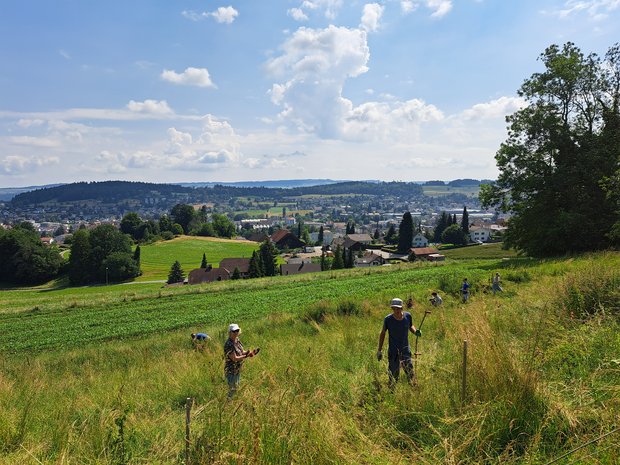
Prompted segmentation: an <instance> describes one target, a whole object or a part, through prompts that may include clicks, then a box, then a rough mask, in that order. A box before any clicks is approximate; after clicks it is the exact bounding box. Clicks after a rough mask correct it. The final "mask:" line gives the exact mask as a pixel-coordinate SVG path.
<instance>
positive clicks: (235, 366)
mask: <svg viewBox="0 0 620 465" xmlns="http://www.w3.org/2000/svg"><path fill="white" fill-rule="evenodd" d="M231 352H234V354H235V355H236V356H237V357H239V356H241V355H243V344H241V341H240V340H239V338H237V339H235V340H234V341H233V340H232V339H231V338H228V339H226V342H225V343H224V357H226V363H225V364H224V373H226V374H227V375H238V374H239V372H240V371H241V365H242V364H243V360H239V361H238V362H233V361H232V360H231V359H230V357H229V355H230V353H231Z"/></svg>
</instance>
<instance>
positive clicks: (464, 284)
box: [461, 283, 469, 294]
mask: <svg viewBox="0 0 620 465" xmlns="http://www.w3.org/2000/svg"><path fill="white" fill-rule="evenodd" d="M461 290H462V291H463V294H467V293H468V292H469V283H463V287H462V289H461Z"/></svg>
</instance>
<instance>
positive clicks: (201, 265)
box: [200, 253, 207, 268]
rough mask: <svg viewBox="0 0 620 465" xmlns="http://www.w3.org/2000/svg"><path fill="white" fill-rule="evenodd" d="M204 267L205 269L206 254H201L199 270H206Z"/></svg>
mask: <svg viewBox="0 0 620 465" xmlns="http://www.w3.org/2000/svg"><path fill="white" fill-rule="evenodd" d="M206 267H207V254H206V253H203V254H202V262H200V268H206Z"/></svg>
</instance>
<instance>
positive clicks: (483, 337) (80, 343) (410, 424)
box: [0, 253, 620, 465]
mask: <svg viewBox="0 0 620 465" xmlns="http://www.w3.org/2000/svg"><path fill="white" fill-rule="evenodd" d="M495 270H499V271H501V273H502V278H503V286H504V292H503V293H500V294H497V295H492V294H491V293H490V292H489V288H488V282H487V281H488V279H487V278H488V276H489V275H490V273H492V272H493V271H495ZM619 270H620V254H619V253H606V254H593V255H587V256H581V257H572V258H569V259H563V260H544V261H540V260H531V259H509V260H459V261H448V262H446V263H445V264H442V265H436V264H406V265H400V266H393V267H385V268H379V269H369V270H360V269H357V270H343V271H338V272H327V273H316V274H312V275H304V276H297V277H278V278H272V279H267V278H265V279H258V280H248V281H239V282H223V283H213V284H210V285H204V286H183V287H181V288H166V289H162V288H161V287H154V286H155V285H148V284H147V285H140V284H135V285H130V286H123V285H115V286H108V287H105V286H102V287H93V288H70V289H64V290H47V291H46V290H43V289H38V290H28V291H26V290H24V291H6V292H7V294H6V295H7V296H8V297H5V296H4V295H0V297H3V298H5V300H4V301H3V302H2V303H3V306H6V305H12V306H13V309H14V310H13V311H12V312H6V311H5V312H3V313H0V328H1V330H0V412H2V415H0V463H2V464H22V463H27V464H42V463H43V464H84V463H92V464H111V465H112V464H169V463H179V464H180V463H186V462H185V461H184V451H185V443H184V432H185V424H184V421H185V400H186V398H187V397H191V398H193V399H194V407H193V409H192V411H191V435H190V447H189V452H190V461H189V462H188V463H191V464H203V463H213V464H229V463H230V464H238V463H242V464H246V463H247V464H264V465H271V464H283V465H284V464H291V463H296V464H375V465H376V464H394V463H403V464H404V463H416V464H421V465H431V464H437V463H446V464H470V463H471V464H497V465H499V464H502V465H504V464H510V465H517V464H528V465H529V464H534V465H535V464H546V463H548V462H549V461H551V460H552V459H554V458H557V457H559V456H560V455H562V454H564V453H566V452H568V451H570V450H572V449H574V448H576V447H578V446H582V445H585V444H586V443H587V442H588V441H591V440H596V441H595V443H594V444H593V445H590V446H586V447H583V448H582V449H580V450H578V451H577V452H575V453H574V454H572V455H571V456H570V457H568V458H566V459H563V460H561V461H559V462H557V463H559V464H563V465H567V464H569V463H580V464H581V463H583V464H586V463H588V464H600V465H615V464H617V463H619V461H620V441H619V438H618V436H617V434H616V435H610V436H607V437H601V436H603V435H604V434H605V433H608V432H610V431H613V429H614V428H616V427H617V426H618V424H617V419H618V418H619V417H620V361H619V360H618V354H619V353H620V321H619V320H618V318H619V316H620V271H619ZM464 275H466V276H467V277H468V278H469V280H470V281H471V282H472V284H473V288H472V297H471V299H470V301H469V302H468V303H467V304H463V303H461V302H460V299H459V295H458V287H459V284H460V281H461V280H462V277H463V276H464ZM128 288H130V289H132V291H129V293H127V292H128V291H127V289H128ZM434 289H437V290H439V292H440V294H441V295H442V296H443V297H444V305H443V306H442V307H441V308H432V307H430V306H429V304H428V301H427V298H428V297H429V293H430V291H431V290H434ZM131 292H135V293H136V294H135V295H131ZM50 296H51V297H50ZM394 296H400V297H401V298H403V299H406V298H408V297H409V296H411V297H412V298H413V299H414V300H415V305H414V307H413V309H412V311H411V312H412V315H413V321H414V323H415V324H416V325H417V324H419V322H420V320H421V319H422V316H423V314H424V312H425V311H427V310H430V311H431V313H430V314H429V315H428V317H427V318H426V320H425V323H424V328H423V335H422V337H421V338H420V340H419V346H418V352H419V353H420V355H419V359H418V363H417V367H418V370H417V380H418V384H417V386H415V387H412V386H409V385H408V384H407V383H406V382H405V380H402V379H401V381H400V382H399V383H398V384H397V385H396V387H395V388H394V389H390V388H389V387H388V383H387V375H386V366H387V365H386V362H385V361H382V362H378V361H377V359H376V357H375V352H376V350H377V338H378V334H379V331H380V328H381V323H382V319H383V317H384V316H385V314H386V313H388V312H389V308H388V307H387V304H388V302H389V299H390V298H392V297H394ZM72 298H73V299H75V303H74V304H72V303H71V299H72ZM37 299H39V300H37ZM56 300H57V301H58V302H57V301H56ZM60 302H64V303H66V306H65V305H63V304H61V303H60ZM34 303H37V306H38V308H37V309H36V310H35V309H34V308H32V305H33V304H34ZM231 321H235V322H237V323H239V325H240V326H241V328H242V333H241V339H242V340H243V342H244V344H245V346H246V348H252V347H257V346H259V347H261V348H262V351H261V353H260V354H259V355H258V356H257V357H255V358H254V359H251V360H248V361H247V362H246V363H245V365H244V368H243V371H242V377H241V389H240V391H239V392H238V393H237V395H236V397H235V398H234V399H233V400H226V384H225V382H224V380H223V376H222V371H223V360H222V344H223V342H224V340H225V338H226V330H225V328H226V325H227V324H228V323H230V322H231ZM197 330H202V331H205V332H207V333H208V334H210V335H211V336H212V338H213V340H212V341H211V342H210V343H208V344H207V345H206V347H205V349H204V350H203V351H196V350H193V349H192V346H191V344H190V342H189V333H190V332H191V331H197ZM463 340H467V341H468V347H469V349H468V363H467V378H466V379H467V388H466V391H465V397H464V398H461V374H462V365H461V360H462V347H463ZM410 343H411V344H413V340H412V339H411V338H410Z"/></svg>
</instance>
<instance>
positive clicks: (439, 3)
mask: <svg viewBox="0 0 620 465" xmlns="http://www.w3.org/2000/svg"><path fill="white" fill-rule="evenodd" d="M420 5H423V6H425V7H426V8H427V9H429V10H431V11H432V13H431V17H432V18H441V17H443V16H445V15H447V14H448V13H449V12H450V11H451V10H452V0H401V2H400V9H401V11H402V12H403V14H409V13H412V12H413V11H415V10H417V9H418V7H419V6H420Z"/></svg>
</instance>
